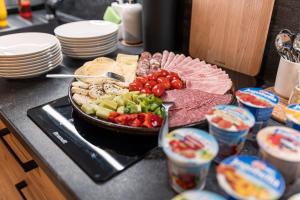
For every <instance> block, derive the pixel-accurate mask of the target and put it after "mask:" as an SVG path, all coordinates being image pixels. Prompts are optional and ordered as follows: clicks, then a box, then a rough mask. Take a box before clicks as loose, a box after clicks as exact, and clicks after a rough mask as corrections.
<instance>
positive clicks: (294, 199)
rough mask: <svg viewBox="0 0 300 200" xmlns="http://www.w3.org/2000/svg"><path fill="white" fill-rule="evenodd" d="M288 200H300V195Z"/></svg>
mask: <svg viewBox="0 0 300 200" xmlns="http://www.w3.org/2000/svg"><path fill="white" fill-rule="evenodd" d="M288 200H300V193H299V194H295V195H293V196H291V197H290V198H289V199H288Z"/></svg>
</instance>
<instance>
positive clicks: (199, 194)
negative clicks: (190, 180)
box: [172, 190, 226, 200]
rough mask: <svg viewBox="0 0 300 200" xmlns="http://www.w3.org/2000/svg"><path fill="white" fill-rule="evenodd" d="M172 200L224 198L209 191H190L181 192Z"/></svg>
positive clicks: (220, 199)
mask: <svg viewBox="0 0 300 200" xmlns="http://www.w3.org/2000/svg"><path fill="white" fill-rule="evenodd" d="M172 200H226V199H225V198H224V197H222V196H220V195H218V194H216V193H213V192H209V191H204V190H202V191H201V190H190V191H186V192H183V193H181V194H179V195H177V196H176V197H174V198H173V199H172Z"/></svg>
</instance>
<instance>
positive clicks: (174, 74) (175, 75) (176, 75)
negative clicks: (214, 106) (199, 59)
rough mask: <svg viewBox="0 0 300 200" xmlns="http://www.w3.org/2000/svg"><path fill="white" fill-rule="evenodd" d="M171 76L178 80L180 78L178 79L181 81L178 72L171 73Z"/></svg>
mask: <svg viewBox="0 0 300 200" xmlns="http://www.w3.org/2000/svg"><path fill="white" fill-rule="evenodd" d="M169 74H170V75H172V76H174V77H176V78H178V79H180V78H179V75H178V74H177V73H176V72H169Z"/></svg>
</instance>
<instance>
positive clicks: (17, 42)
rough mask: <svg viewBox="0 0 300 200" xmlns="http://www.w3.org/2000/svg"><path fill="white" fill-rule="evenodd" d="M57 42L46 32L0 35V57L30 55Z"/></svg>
mask: <svg viewBox="0 0 300 200" xmlns="http://www.w3.org/2000/svg"><path fill="white" fill-rule="evenodd" d="M57 43H59V41H58V39H57V38H56V37H55V36H53V35H50V34H47V33H16V34H10V35H5V36H1V37H0V58H14V57H15V56H26V55H32V54H36V53H39V52H43V51H45V50H47V49H49V48H51V47H54V46H55V45H57Z"/></svg>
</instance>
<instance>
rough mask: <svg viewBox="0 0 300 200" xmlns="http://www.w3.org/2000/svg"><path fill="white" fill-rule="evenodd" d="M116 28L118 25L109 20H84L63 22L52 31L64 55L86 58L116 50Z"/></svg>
mask: <svg viewBox="0 0 300 200" xmlns="http://www.w3.org/2000/svg"><path fill="white" fill-rule="evenodd" d="M118 29H119V26H118V25H116V24H114V23H111V22H107V21H101V20H86V21H78V22H72V23H68V24H63V25H61V26H59V27H57V28H56V29H55V30H54V33H55V35H56V37H57V38H58V39H59V41H60V43H61V46H62V51H63V53H64V54H65V55H67V56H69V57H72V58H80V59H88V58H95V57H99V56H104V55H106V54H109V53H112V52H114V51H115V50H117V48H118Z"/></svg>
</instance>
